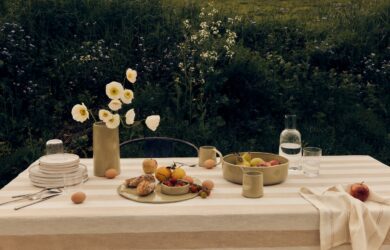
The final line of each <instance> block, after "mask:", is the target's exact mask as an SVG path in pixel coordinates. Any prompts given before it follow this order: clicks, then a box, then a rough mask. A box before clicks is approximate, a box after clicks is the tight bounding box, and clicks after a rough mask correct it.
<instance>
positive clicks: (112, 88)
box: [106, 82, 123, 100]
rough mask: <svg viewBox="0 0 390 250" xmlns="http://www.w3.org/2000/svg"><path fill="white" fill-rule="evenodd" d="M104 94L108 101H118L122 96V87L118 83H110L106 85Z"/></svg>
mask: <svg viewBox="0 0 390 250" xmlns="http://www.w3.org/2000/svg"><path fill="white" fill-rule="evenodd" d="M106 94H107V96H108V97H109V98H110V99H113V100H114V99H119V98H121V96H122V94H123V86H122V84H120V83H119V82H110V83H109V84H107V85H106Z"/></svg>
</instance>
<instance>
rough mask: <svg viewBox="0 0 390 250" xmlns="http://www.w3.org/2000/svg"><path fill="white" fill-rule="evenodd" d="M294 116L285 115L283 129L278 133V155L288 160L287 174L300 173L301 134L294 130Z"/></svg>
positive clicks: (295, 119) (295, 118)
mask: <svg viewBox="0 0 390 250" xmlns="http://www.w3.org/2000/svg"><path fill="white" fill-rule="evenodd" d="M296 121H297V117H296V115H285V116H284V122H285V129H284V130H283V131H282V133H280V143H279V155H281V156H284V157H286V158H287V159H288V160H289V172H300V171H301V169H302V168H301V165H300V161H301V156H302V142H301V133H299V131H298V130H297V128H296Z"/></svg>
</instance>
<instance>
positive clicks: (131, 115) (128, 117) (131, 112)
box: [126, 109, 135, 125]
mask: <svg viewBox="0 0 390 250" xmlns="http://www.w3.org/2000/svg"><path fill="white" fill-rule="evenodd" d="M134 119H135V112H134V109H130V110H129V111H127V112H126V124H128V125H131V124H133V123H134Z"/></svg>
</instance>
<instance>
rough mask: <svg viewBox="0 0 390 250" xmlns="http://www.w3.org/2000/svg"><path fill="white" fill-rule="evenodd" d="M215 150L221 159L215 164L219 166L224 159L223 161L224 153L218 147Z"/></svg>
mask: <svg viewBox="0 0 390 250" xmlns="http://www.w3.org/2000/svg"><path fill="white" fill-rule="evenodd" d="M214 151H215V153H216V154H217V155H218V156H219V161H218V162H217V163H216V164H215V166H218V165H219V164H221V163H222V161H223V155H222V153H221V152H220V151H219V150H218V149H216V148H214Z"/></svg>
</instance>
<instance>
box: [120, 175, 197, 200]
mask: <svg viewBox="0 0 390 250" xmlns="http://www.w3.org/2000/svg"><path fill="white" fill-rule="evenodd" d="M193 179H194V182H195V183H196V184H199V185H200V183H201V182H200V180H199V179H196V178H193ZM117 191H118V194H119V195H120V196H122V197H124V198H126V199H129V200H133V201H136V202H141V203H156V204H159V203H171V202H179V201H185V200H189V199H192V198H195V197H196V196H198V193H187V194H182V195H167V194H163V193H161V184H160V183H159V184H157V185H156V189H155V190H154V192H153V193H151V194H149V195H147V196H139V195H137V193H136V188H128V187H126V186H125V184H122V185H120V186H119V187H118V189H117Z"/></svg>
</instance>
